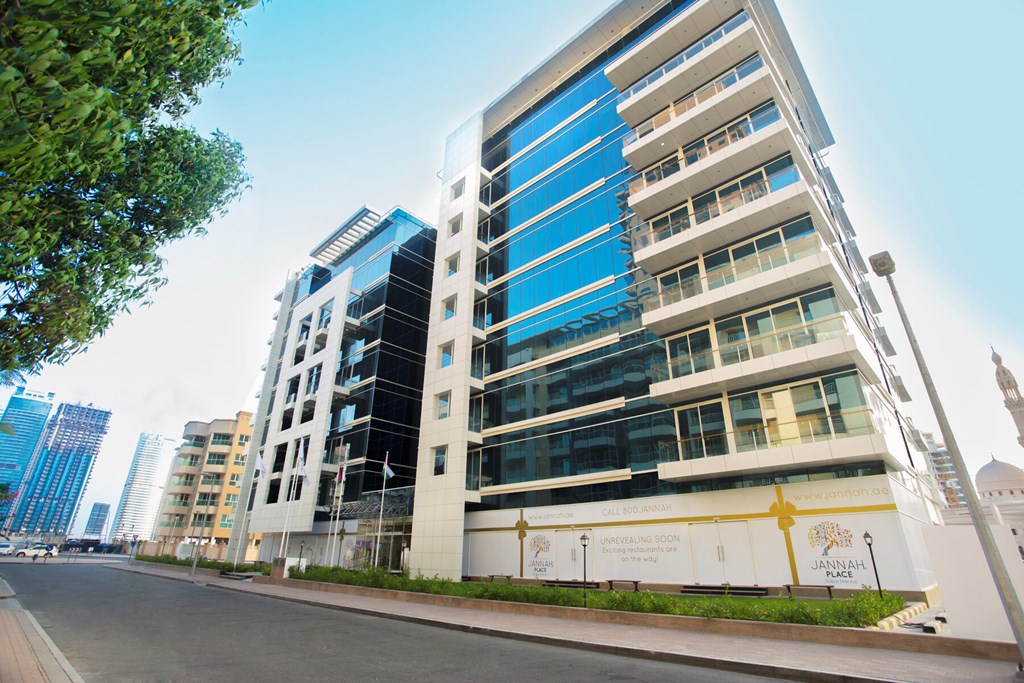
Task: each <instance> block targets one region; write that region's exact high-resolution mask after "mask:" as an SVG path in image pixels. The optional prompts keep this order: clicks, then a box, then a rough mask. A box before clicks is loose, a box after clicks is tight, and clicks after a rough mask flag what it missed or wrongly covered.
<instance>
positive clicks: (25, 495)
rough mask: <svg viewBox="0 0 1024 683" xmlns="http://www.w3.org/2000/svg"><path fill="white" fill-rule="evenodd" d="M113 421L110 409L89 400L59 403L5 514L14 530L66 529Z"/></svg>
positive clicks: (53, 531) (54, 531) (60, 531)
mask: <svg viewBox="0 0 1024 683" xmlns="http://www.w3.org/2000/svg"><path fill="white" fill-rule="evenodd" d="M109 422H110V411H109V410H103V409H101V408H96V407H94V406H93V405H92V404H91V403H90V404H89V405H82V404H80V403H61V404H60V406H59V407H58V408H57V412H56V413H55V414H54V416H53V417H52V418H51V419H50V421H49V422H48V423H47V425H46V430H45V432H44V434H43V438H42V440H41V441H40V442H39V444H38V445H37V447H36V449H35V453H34V454H33V455H32V460H31V462H30V463H29V465H28V468H27V470H26V472H25V478H24V479H23V480H22V484H21V492H20V494H19V495H18V498H17V500H16V501H15V504H14V506H13V507H12V509H11V511H10V514H8V516H7V524H6V526H7V528H8V529H9V530H10V531H11V533H23V534H28V535H31V534H56V535H66V534H67V533H68V531H69V530H70V529H71V527H72V525H73V524H74V521H75V516H76V515H77V513H78V505H79V503H81V501H82V493H83V491H84V490H85V487H86V485H87V484H88V483H89V477H90V475H91V474H92V467H93V464H94V463H95V461H96V456H97V455H98V454H99V451H100V446H101V445H102V443H103V437H104V436H105V435H106V433H107V427H108V424H109Z"/></svg>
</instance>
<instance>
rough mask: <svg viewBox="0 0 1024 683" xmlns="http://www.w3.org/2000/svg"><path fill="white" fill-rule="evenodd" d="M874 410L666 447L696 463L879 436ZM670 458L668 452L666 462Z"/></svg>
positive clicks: (843, 412)
mask: <svg viewBox="0 0 1024 683" xmlns="http://www.w3.org/2000/svg"><path fill="white" fill-rule="evenodd" d="M877 432H878V430H877V429H875V425H874V421H873V420H872V414H871V409H870V408H854V409H850V410H841V411H837V412H834V413H821V414H816V415H809V416H805V417H801V418H798V419H797V420H794V421H790V422H770V423H769V424H760V425H750V426H745V427H740V428H738V429H735V430H732V431H725V430H722V431H716V432H714V433H708V434H703V435H701V436H692V437H687V438H685V439H680V440H679V441H676V442H672V441H670V442H667V443H664V442H663V443H662V448H663V449H664V450H665V451H668V450H669V449H671V448H673V447H676V446H678V448H679V451H680V454H681V456H682V459H683V460H696V459H699V458H708V457H713V456H716V455H728V454H729V453H745V452H747V451H753V450H758V449H763V448H779V447H782V446H795V445H799V444H805V443H816V442H819V441H831V440H833V439H842V438H846V437H850V436H866V435H869V434H876V433H877ZM669 457H670V453H669V452H665V453H664V455H663V460H664V459H668V458H669Z"/></svg>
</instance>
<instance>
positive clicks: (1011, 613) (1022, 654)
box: [869, 251, 1024, 678]
mask: <svg viewBox="0 0 1024 683" xmlns="http://www.w3.org/2000/svg"><path fill="white" fill-rule="evenodd" d="M869 260H870V261H871V269H872V270H874V271H875V275H877V276H878V277H884V278H885V279H886V281H887V282H888V283H889V290H890V291H891V292H892V298H893V300H894V301H895V302H896V310H897V311H899V314H900V320H901V321H902V322H903V327H904V329H905V330H906V332H907V339H908V340H909V341H910V348H911V350H912V351H913V352H914V360H916V361H917V368H918V370H919V371H920V372H921V379H922V380H924V388H925V391H926V392H927V393H928V400H929V401H930V402H931V404H932V410H933V411H935V419H936V420H937V421H938V423H939V430H940V431H941V432H942V438H943V440H944V441H945V442H946V450H948V451H949V457H950V459H951V460H952V461H953V469H954V470H956V476H957V478H958V479H959V480H960V485H961V486H962V487H963V490H964V497H965V498H966V499H967V509H968V511H970V513H971V522H972V523H973V524H974V528H975V530H976V531H977V532H978V540H979V541H981V550H982V553H983V554H984V555H985V561H986V562H987V563H988V568H989V571H991V572H992V578H993V579H994V580H995V583H996V592H998V593H999V599H1000V601H1001V602H1002V603H1003V609H1004V610H1006V616H1007V618H1008V619H1009V620H1010V628H1011V629H1012V630H1013V635H1014V638H1015V639H1016V640H1017V651H1018V662H1017V677H1018V678H1024V674H1022V672H1024V669H1022V666H1024V612H1022V611H1021V606H1020V600H1018V599H1017V593H1016V592H1015V591H1014V589H1013V584H1011V583H1010V575H1009V574H1008V573H1007V571H1006V566H1005V565H1004V564H1003V558H1002V557H1001V556H1000V555H999V550H998V549H997V548H996V541H995V537H993V535H992V529H990V528H989V526H988V524H987V523H986V522H985V514H984V513H983V512H982V510H981V503H980V502H979V501H978V494H977V492H976V491H975V490H974V483H973V482H972V481H971V475H970V473H969V472H968V471H967V465H966V464H964V460H963V457H961V455H960V447H959V446H958V445H957V443H956V438H955V437H954V436H953V429H952V427H950V425H949V420H948V419H947V418H946V411H945V410H944V409H943V407H942V401H940V400H939V394H938V392H937V391H936V389H935V383H934V382H933V381H932V375H931V372H929V371H928V365H927V364H926V363H925V361H924V355H923V354H922V353H921V347H920V346H919V345H918V343H917V335H915V334H914V330H913V328H912V327H911V326H910V319H909V318H908V317H907V311H906V309H905V308H903V301H902V300H901V299H900V295H899V292H897V291H896V283H895V282H893V279H892V274H893V273H895V272H896V263H895V262H894V261H893V260H892V257H891V256H889V252H887V251H883V252H881V253H880V254H875V255H874V256H872V257H871V258H870V259H869Z"/></svg>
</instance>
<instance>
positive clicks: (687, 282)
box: [640, 235, 857, 337]
mask: <svg viewBox="0 0 1024 683" xmlns="http://www.w3.org/2000/svg"><path fill="white" fill-rule="evenodd" d="M692 268H693V266H690V267H688V268H684V269H682V270H681V271H679V275H678V276H675V274H674V273H669V274H663V275H660V276H658V278H657V279H656V280H654V281H653V282H655V286H656V287H657V291H654V292H651V293H649V294H647V295H645V296H642V297H641V301H640V303H641V308H642V309H643V314H642V321H643V324H644V326H645V327H646V328H647V329H649V330H651V331H652V332H654V333H655V334H657V335H659V336H662V337H666V336H668V335H671V334H672V333H674V332H676V331H679V330H684V329H686V328H687V327H691V326H693V325H696V324H698V323H702V322H706V321H708V320H712V319H714V318H717V317H719V316H722V315H726V314H730V313H734V312H736V311H742V310H746V309H749V308H755V307H757V306H762V305H766V304H769V303H772V302H774V301H778V300H780V299H785V298H787V297H793V296H796V295H798V294H799V293H801V292H804V291H807V290H809V289H812V288H815V287H823V286H825V285H829V284H831V285H832V286H833V288H834V289H835V292H836V296H837V297H838V298H839V300H840V302H841V303H842V308H843V309H845V310H848V311H855V310H857V297H856V296H855V294H854V291H853V285H852V284H851V283H850V280H849V279H848V278H849V275H848V274H847V272H846V270H845V268H844V266H843V265H841V263H840V262H839V260H838V259H837V258H836V256H835V255H834V254H833V252H832V250H831V249H830V248H828V247H826V246H824V245H823V244H822V242H821V239H820V238H819V237H817V236H816V235H812V236H811V237H807V238H805V240H802V241H801V242H800V243H799V244H795V245H784V246H783V247H779V248H778V249H777V250H771V251H767V252H764V253H762V254H758V257H757V258H752V259H750V260H749V261H745V262H743V263H740V264H733V265H731V266H730V267H728V268H723V269H720V270H716V271H715V272H713V273H711V274H709V275H702V276H699V277H697V276H694V277H685V278H684V277H683V276H682V273H683V272H684V271H690V270H692Z"/></svg>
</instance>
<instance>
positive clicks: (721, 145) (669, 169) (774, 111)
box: [629, 103, 782, 195]
mask: <svg viewBox="0 0 1024 683" xmlns="http://www.w3.org/2000/svg"><path fill="white" fill-rule="evenodd" d="M781 118H782V112H780V111H779V108H778V107H777V106H775V104H774V103H771V104H767V105H765V106H763V107H758V109H757V110H756V111H753V112H751V113H750V114H747V115H746V116H744V117H743V118H742V119H740V120H738V121H735V122H733V123H731V124H729V126H727V127H725V128H722V129H720V130H717V131H715V132H714V133H712V134H711V135H709V136H707V137H705V138H704V139H702V140H698V141H697V142H695V143H692V144H690V145H687V146H686V147H684V148H683V149H680V150H678V151H677V152H676V153H675V154H672V155H671V156H669V157H668V158H667V159H662V160H661V161H659V162H658V163H657V164H655V165H654V166H652V167H650V168H648V169H646V170H644V171H642V172H641V173H640V175H638V176H637V177H636V178H633V179H632V180H631V181H629V194H630V195H634V194H636V193H637V192H640V191H641V190H645V189H647V188H648V187H650V186H651V185H653V184H655V183H658V182H661V181H662V180H665V179H666V178H671V177H672V176H674V175H675V174H676V173H679V171H681V170H683V169H684V168H686V167H687V166H692V165H693V164H695V163H697V162H698V161H701V160H702V159H706V158H708V157H709V156H711V155H712V154H714V153H715V152H719V151H721V150H723V149H725V148H726V147H728V146H730V145H732V144H734V143H736V142H739V141H740V140H743V139H744V138H748V137H750V136H751V135H753V134H754V133H756V132H757V131H759V130H761V129H762V128H764V127H766V126H769V125H771V124H773V123H775V122H776V121H778V120H779V119H781Z"/></svg>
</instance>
